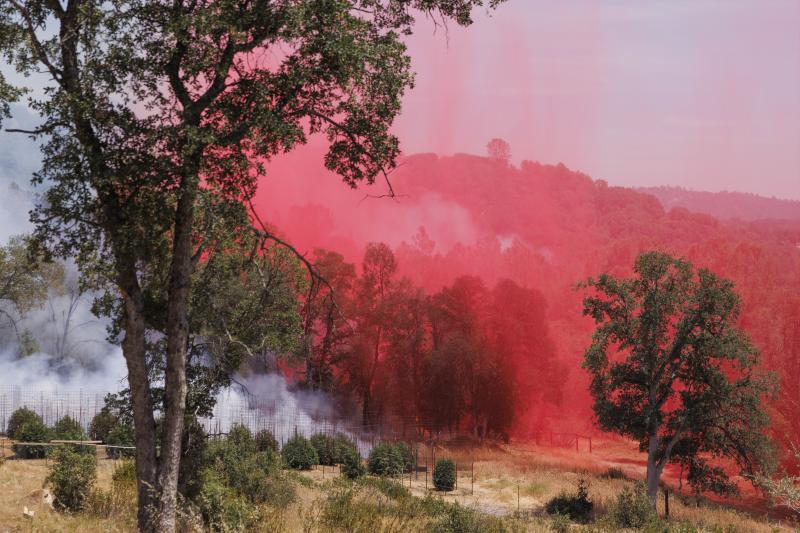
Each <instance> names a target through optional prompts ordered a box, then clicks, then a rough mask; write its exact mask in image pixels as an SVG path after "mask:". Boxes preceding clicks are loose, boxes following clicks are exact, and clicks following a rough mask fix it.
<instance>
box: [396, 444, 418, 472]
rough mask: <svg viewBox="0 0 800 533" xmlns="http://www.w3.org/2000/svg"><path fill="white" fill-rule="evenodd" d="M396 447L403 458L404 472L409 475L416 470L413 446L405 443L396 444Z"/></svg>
mask: <svg viewBox="0 0 800 533" xmlns="http://www.w3.org/2000/svg"><path fill="white" fill-rule="evenodd" d="M394 445H395V447H396V448H397V452H398V453H399V454H400V457H402V458H403V472H405V473H408V472H411V470H412V469H413V468H414V454H413V453H411V446H409V445H408V444H406V443H405V442H396V443H395V444H394Z"/></svg>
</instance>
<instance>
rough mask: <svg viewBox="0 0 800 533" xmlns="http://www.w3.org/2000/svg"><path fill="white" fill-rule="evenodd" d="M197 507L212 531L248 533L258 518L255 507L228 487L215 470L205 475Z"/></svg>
mask: <svg viewBox="0 0 800 533" xmlns="http://www.w3.org/2000/svg"><path fill="white" fill-rule="evenodd" d="M197 505H198V507H199V508H200V514H201V515H202V516H203V519H204V520H205V522H206V524H208V526H209V528H210V529H211V530H212V531H246V530H248V529H249V528H250V527H251V526H253V525H254V524H255V522H256V520H257V518H258V517H257V513H256V512H255V509H254V508H253V506H252V505H251V504H250V503H249V502H248V501H247V500H246V499H244V498H243V497H241V496H239V495H238V494H236V491H234V490H233V489H232V488H231V487H228V486H226V485H225V483H224V481H223V480H222V479H221V478H220V477H219V475H218V474H216V473H215V472H214V471H213V470H205V471H204V473H203V488H202V489H201V490H200V494H199V496H198V498H197Z"/></svg>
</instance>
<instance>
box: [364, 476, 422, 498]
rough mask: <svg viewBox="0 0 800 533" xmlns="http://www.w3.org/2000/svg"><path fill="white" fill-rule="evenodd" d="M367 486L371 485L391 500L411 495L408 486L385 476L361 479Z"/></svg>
mask: <svg viewBox="0 0 800 533" xmlns="http://www.w3.org/2000/svg"><path fill="white" fill-rule="evenodd" d="M361 483H362V484H363V485H365V486H367V487H372V488H374V489H375V490H377V491H378V492H380V493H381V494H383V495H384V496H386V497H388V498H391V499H393V500H400V499H403V498H408V497H410V496H411V491H410V490H408V487H406V486H405V485H402V484H401V483H399V482H397V481H395V480H393V479H389V478H386V477H367V478H364V479H362V480H361Z"/></svg>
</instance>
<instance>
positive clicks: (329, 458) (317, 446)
mask: <svg viewBox="0 0 800 533" xmlns="http://www.w3.org/2000/svg"><path fill="white" fill-rule="evenodd" d="M308 442H310V443H311V445H312V446H313V447H314V450H316V452H317V458H318V459H319V464H321V465H325V466H333V465H335V464H336V441H335V440H334V438H333V437H331V436H330V435H326V434H325V433H316V434H315V435H312V436H311V438H310V439H308Z"/></svg>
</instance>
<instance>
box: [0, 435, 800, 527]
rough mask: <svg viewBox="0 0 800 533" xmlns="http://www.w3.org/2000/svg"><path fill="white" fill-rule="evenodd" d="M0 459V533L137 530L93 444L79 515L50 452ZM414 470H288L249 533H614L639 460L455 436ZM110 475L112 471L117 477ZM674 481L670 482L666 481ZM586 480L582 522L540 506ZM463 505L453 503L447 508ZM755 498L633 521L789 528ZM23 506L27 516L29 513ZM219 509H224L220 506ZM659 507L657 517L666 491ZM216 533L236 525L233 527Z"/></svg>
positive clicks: (605, 450)
mask: <svg viewBox="0 0 800 533" xmlns="http://www.w3.org/2000/svg"><path fill="white" fill-rule="evenodd" d="M4 444H5V445H4V447H3V451H4V452H5V455H6V458H5V460H4V461H3V462H2V465H0V532H12V531H13V532H17V531H19V532H29V531H30V532H34V531H36V532H39V531H41V532H45V531H47V532H50V531H57V532H68V531H108V532H127V531H135V530H136V527H135V526H136V520H135V509H136V507H135V491H134V490H133V484H132V480H131V479H128V480H127V481H122V482H118V481H114V479H112V476H113V473H114V471H115V470H117V469H120V467H124V466H125V465H126V461H125V460H118V459H116V460H115V459H110V458H107V457H106V456H105V452H104V451H103V450H102V448H101V449H99V450H98V461H97V480H96V483H95V486H94V489H93V492H92V495H91V496H90V497H89V499H88V501H87V504H86V506H85V508H84V510H82V511H80V512H77V513H71V514H70V513H65V512H61V511H57V510H55V509H54V508H53V506H52V502H51V500H52V495H51V492H50V489H49V487H48V486H45V483H44V480H45V477H46V476H47V472H48V469H49V467H50V466H51V464H52V460H50V459H27V460H23V459H17V458H14V456H13V455H12V454H11V453H10V450H9V446H8V444H9V443H8V442H6V443H4ZM413 450H414V454H415V455H416V456H417V457H419V460H418V464H419V466H418V467H417V468H416V471H412V472H407V473H404V474H402V475H400V476H397V477H395V478H394V479H390V478H385V477H378V476H372V475H368V476H365V477H361V478H359V479H357V480H355V481H351V480H348V479H346V478H345V477H344V476H343V475H342V474H341V467H340V466H320V465H315V466H314V467H313V468H312V469H310V470H305V471H295V470H286V471H285V472H286V478H287V479H288V480H289V481H290V484H291V485H292V487H293V490H292V492H293V496H292V498H291V499H290V501H288V502H285V503H284V504H282V505H272V504H271V503H270V502H269V501H268V502H267V503H266V504H263V505H261V506H260V509H259V513H260V515H259V516H260V518H259V520H258V521H257V522H256V523H255V524H251V525H250V526H249V527H247V528H239V529H238V530H242V531H244V530H247V531H265V532H266V531H269V532H272V531H286V532H313V531H331V532H332V531H347V532H351V531H354V532H358V531H363V532H370V533H373V532H398V533H399V532H403V531H436V532H461V531H470V532H471V531H475V532H478V531H532V532H539V531H619V530H622V528H620V527H619V526H618V525H617V524H616V523H615V522H613V520H612V519H611V518H610V517H611V515H612V514H613V513H614V511H613V509H614V505H615V501H616V499H617V497H618V495H619V494H620V493H621V492H623V490H624V489H625V488H626V487H628V488H630V487H632V486H633V485H634V484H635V481H634V480H635V479H641V477H642V474H643V471H644V467H643V464H640V463H641V460H640V459H641V458H638V457H637V453H636V450H635V447H634V446H633V445H631V444H630V443H627V442H625V441H619V440H601V439H595V442H594V446H593V451H592V453H588V451H583V450H582V451H580V452H576V451H575V450H574V449H564V448H553V447H548V446H537V445H534V444H526V445H523V444H511V445H499V444H495V445H491V446H477V445H470V444H466V443H462V444H459V445H451V446H437V447H436V448H435V450H432V449H431V448H428V447H424V446H420V447H417V448H413ZM434 453H435V458H436V459H440V458H449V459H452V460H453V461H454V462H455V464H456V465H457V466H458V474H457V482H456V487H455V489H454V490H452V491H449V492H443V491H437V490H435V489H434V486H433V480H432V477H433V476H432V473H431V470H432V468H430V464H429V465H428V467H427V468H426V464H425V459H424V457H429V458H432V457H433V454H434ZM113 477H114V478H116V477H118V476H113ZM672 481H673V480H669V484H670V485H671V484H672ZM581 482H583V483H584V484H585V486H586V487H587V488H588V498H589V500H590V501H591V502H592V503H593V507H594V508H593V511H592V517H591V519H590V520H589V521H588V522H587V523H584V524H580V523H577V522H574V521H571V520H567V519H563V518H562V517H560V516H558V515H550V514H548V512H547V506H548V502H550V501H551V500H552V499H553V498H556V497H557V496H559V495H564V494H573V493H575V492H576V490H577V487H578V485H579V484H580V483H581ZM452 504H458V505H452ZM764 509H765V507H764V503H763V502H761V501H757V500H756V499H755V498H752V499H748V500H742V501H739V502H712V501H709V500H707V499H699V498H695V497H692V496H690V495H688V494H680V493H675V492H673V493H672V494H671V498H670V519H669V520H668V521H666V520H662V521H659V522H658V524H655V523H650V524H643V525H642V526H641V527H637V528H630V530H631V531H633V530H642V531H681V532H684V531H685V532H689V531H702V532H706V531H707V532H725V533H736V532H741V533H745V532H748V533H749V532H765V533H766V532H773V531H795V530H796V529H795V528H796V527H797V523H796V522H795V523H792V522H791V521H790V520H789V519H787V517H786V516H783V517H781V516H780V514H779V513H777V514H776V513H775V511H773V513H772V514H771V515H770V517H768V516H767V513H766V512H765V510H764ZM26 510H27V511H28V513H27V514H26V513H25V512H24V511H26ZM221 512H225V511H221ZM659 514H660V515H661V516H663V515H664V505H663V497H662V498H661V499H660V500H659ZM202 524H203V521H202V520H201V519H200V515H199V513H198V512H197V511H196V510H192V509H191V508H188V507H187V508H186V509H185V510H184V512H183V519H182V529H183V530H184V531H206V530H207V529H206V528H207V527H208V526H207V525H206V526H204V525H202ZM225 527H227V526H223V527H219V528H217V529H218V530H222V531H225V530H237V528H230V529H225Z"/></svg>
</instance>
